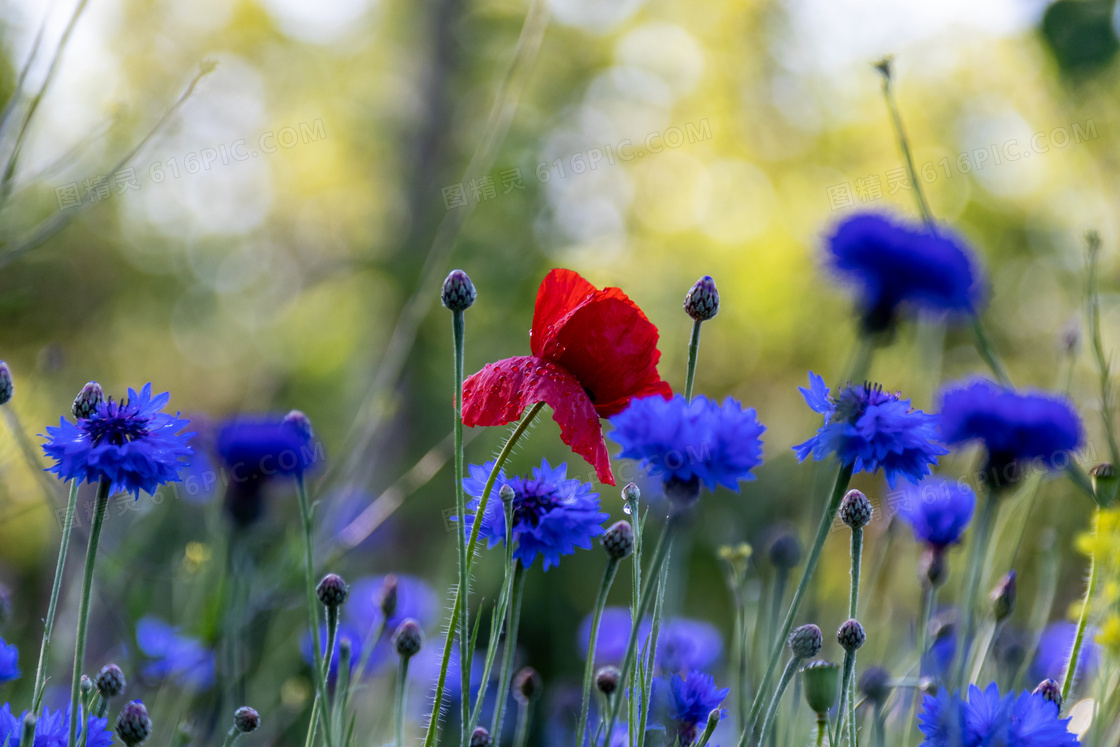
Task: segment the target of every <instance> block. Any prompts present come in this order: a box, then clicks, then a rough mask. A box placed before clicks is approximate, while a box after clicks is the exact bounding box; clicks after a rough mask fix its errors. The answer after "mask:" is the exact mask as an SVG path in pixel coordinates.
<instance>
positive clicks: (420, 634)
mask: <svg viewBox="0 0 1120 747" xmlns="http://www.w3.org/2000/svg"><path fill="white" fill-rule="evenodd" d="M423 645H424V631H422V630H421V629H420V623H418V622H416V621H415V620H413V619H412V618H411V617H407V618H405V619H404V620H402V621H401V624H400V625H398V626H397V630H396V632H395V633H393V650H395V651H396V652H397V655H398V656H400V657H401V658H402V659H410V658H412V657H413V656H415V655H416V654H418V653H420V647H421V646H423Z"/></svg>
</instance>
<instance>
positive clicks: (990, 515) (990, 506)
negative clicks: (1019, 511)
mask: <svg viewBox="0 0 1120 747" xmlns="http://www.w3.org/2000/svg"><path fill="white" fill-rule="evenodd" d="M997 502H998V500H997V498H996V496H995V494H994V493H993V492H992V491H991V490H986V491H984V505H983V506H982V507H981V509H980V516H979V517H977V520H976V526H975V527H974V528H973V530H972V537H971V538H970V541H971V543H972V544H971V546H970V547H969V561H968V576H967V581H966V583H965V587H964V598H963V599H962V600H961V605H962V606H963V607H964V637H963V638H961V653H960V657H961V659H960V663H959V664H958V666H957V677H956V679H955V680H954V681H955V682H956V683H957V686H958V687H963V686H964V684H965V683H964V675H965V669H966V665H967V662H968V655H969V651H970V649H971V646H972V636H973V632H974V628H975V625H976V593H977V590H978V589H979V588H980V581H981V577H982V576H983V575H984V574H983V569H982V568H981V566H982V565H984V550H985V549H986V548H987V546H988V543H989V542H990V541H991V537H992V524H993V519H994V518H995V513H996V503H997Z"/></svg>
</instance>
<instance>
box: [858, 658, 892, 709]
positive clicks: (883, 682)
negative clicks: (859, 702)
mask: <svg viewBox="0 0 1120 747" xmlns="http://www.w3.org/2000/svg"><path fill="white" fill-rule="evenodd" d="M859 691H860V692H861V693H863V694H864V696H865V697H866V698H867V699H868V700H869V701H871V702H872V703H874V704H875V705H880V706H881V705H883V703H885V702H887V698H888V697H889V696H890V694H891V675H890V672H888V671H887V670H885V669H883V668H882V667H868V668H867V669H865V670H863V674H861V675H860V677H859Z"/></svg>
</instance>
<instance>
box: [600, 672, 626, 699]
mask: <svg viewBox="0 0 1120 747" xmlns="http://www.w3.org/2000/svg"><path fill="white" fill-rule="evenodd" d="M620 679H622V672H620V671H619V670H618V667H612V666H606V667H603V668H602V669H600V670H599V671H598V672H596V673H595V687H597V688H598V689H599V692H601V693H602V694H603V695H608V696H609V695H610V694H611V693H613V692H614V691H615V690H617V689H618V682H619V680H620Z"/></svg>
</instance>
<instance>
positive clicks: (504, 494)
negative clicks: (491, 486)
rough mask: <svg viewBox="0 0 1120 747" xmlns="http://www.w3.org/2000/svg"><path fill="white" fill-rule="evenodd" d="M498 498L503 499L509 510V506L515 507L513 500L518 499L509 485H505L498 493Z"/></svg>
mask: <svg viewBox="0 0 1120 747" xmlns="http://www.w3.org/2000/svg"><path fill="white" fill-rule="evenodd" d="M498 497H499V498H501V499H502V505H503V506H505V507H506V508H507V509H508V508H509V506H511V505H513V499H514V498H516V497H517V492H516V491H514V489H513V488H511V487H510V486H509V485H503V486H502V487H501V489H500V490H499V491H498Z"/></svg>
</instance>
